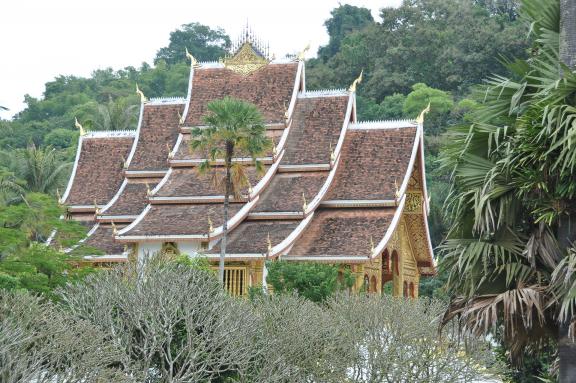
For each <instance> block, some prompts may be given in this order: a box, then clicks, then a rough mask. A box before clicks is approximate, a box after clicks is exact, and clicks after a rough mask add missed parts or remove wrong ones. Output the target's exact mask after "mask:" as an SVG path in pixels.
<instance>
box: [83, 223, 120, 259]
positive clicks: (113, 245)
mask: <svg viewBox="0 0 576 383" xmlns="http://www.w3.org/2000/svg"><path fill="white" fill-rule="evenodd" d="M118 229H120V227H118ZM84 245H85V246H90V247H94V248H96V249H99V250H101V251H103V252H104V254H110V255H116V254H122V253H123V252H124V245H123V244H122V243H118V242H114V231H113V229H112V226H109V225H102V224H100V225H99V226H98V228H97V229H96V231H95V232H94V233H92V235H91V236H90V237H88V238H87V239H86V241H84Z"/></svg>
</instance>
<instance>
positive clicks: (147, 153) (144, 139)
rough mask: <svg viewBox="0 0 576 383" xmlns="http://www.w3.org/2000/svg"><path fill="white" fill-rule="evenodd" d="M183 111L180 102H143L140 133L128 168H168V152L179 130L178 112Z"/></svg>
mask: <svg viewBox="0 0 576 383" xmlns="http://www.w3.org/2000/svg"><path fill="white" fill-rule="evenodd" d="M183 111H184V105H181V104H180V105H178V104H166V105H146V104H144V112H143V115H142V124H141V126H140V135H139V137H138V142H137V146H136V151H135V152H134V155H133V157H132V160H131V161H130V165H129V166H128V170H167V169H168V163H167V159H168V152H169V150H172V148H173V147H174V144H175V143H176V139H177V138H178V133H179V132H180V127H179V120H180V117H179V116H178V113H180V114H182V113H183ZM168 148H170V149H168Z"/></svg>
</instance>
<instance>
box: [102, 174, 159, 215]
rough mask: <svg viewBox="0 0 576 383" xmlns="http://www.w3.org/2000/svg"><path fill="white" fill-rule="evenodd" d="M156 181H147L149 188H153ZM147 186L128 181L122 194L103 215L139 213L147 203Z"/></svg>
mask: <svg viewBox="0 0 576 383" xmlns="http://www.w3.org/2000/svg"><path fill="white" fill-rule="evenodd" d="M157 184H158V182H150V183H148V187H149V188H150V190H152V189H154V187H156V185H157ZM147 191H148V189H147V187H146V184H145V183H128V184H126V187H125V188H124V190H122V194H120V196H119V197H118V199H117V200H116V201H115V202H114V204H112V206H110V207H109V208H108V209H106V210H105V211H103V212H102V214H103V215H139V214H140V213H141V212H142V210H143V209H144V208H145V207H146V205H147V203H148V195H147Z"/></svg>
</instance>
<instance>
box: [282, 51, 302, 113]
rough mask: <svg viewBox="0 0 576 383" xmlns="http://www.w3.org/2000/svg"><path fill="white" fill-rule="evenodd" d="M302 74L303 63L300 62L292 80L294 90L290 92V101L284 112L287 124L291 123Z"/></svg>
mask: <svg viewBox="0 0 576 383" xmlns="http://www.w3.org/2000/svg"><path fill="white" fill-rule="evenodd" d="M303 72H304V62H303V61H300V62H298V69H297V70H296V76H295V78H294V88H293V90H292V98H291V99H290V105H288V110H287V111H286V113H287V118H286V122H287V123H291V122H292V115H293V113H294V108H295V107H296V99H297V98H298V90H299V88H300V82H301V79H302V75H303Z"/></svg>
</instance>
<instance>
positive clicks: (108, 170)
mask: <svg viewBox="0 0 576 383" xmlns="http://www.w3.org/2000/svg"><path fill="white" fill-rule="evenodd" d="M133 141H134V137H127V136H116V137H89V136H87V137H82V138H81V147H80V148H78V150H80V157H79V159H78V164H77V167H76V173H75V174H73V177H74V178H73V179H72V180H70V182H72V187H71V189H70V192H69V193H68V195H67V196H66V200H65V201H64V203H65V204H66V205H94V202H96V203H97V204H98V205H105V204H107V203H108V201H109V200H110V199H111V198H112V197H113V196H114V194H115V193H116V191H117V190H118V188H119V187H120V185H121V184H122V180H123V179H124V175H123V167H124V160H123V158H124V159H125V158H126V157H127V156H128V153H129V152H130V148H131V146H132V142H133Z"/></svg>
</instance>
